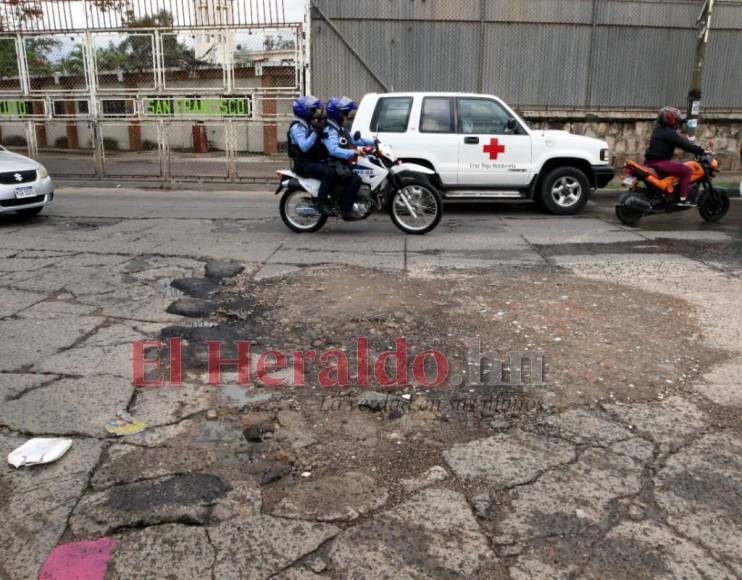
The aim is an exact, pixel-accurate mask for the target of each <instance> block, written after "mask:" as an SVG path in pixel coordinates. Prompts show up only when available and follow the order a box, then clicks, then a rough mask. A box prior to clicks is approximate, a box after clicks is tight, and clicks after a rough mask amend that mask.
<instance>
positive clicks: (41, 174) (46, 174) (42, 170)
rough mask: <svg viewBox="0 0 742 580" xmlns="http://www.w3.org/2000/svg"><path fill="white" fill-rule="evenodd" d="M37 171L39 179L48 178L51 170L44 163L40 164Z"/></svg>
mask: <svg viewBox="0 0 742 580" xmlns="http://www.w3.org/2000/svg"><path fill="white" fill-rule="evenodd" d="M36 173H37V174H38V175H39V179H46V178H47V177H49V172H48V171H47V170H46V167H44V166H43V165H39V166H38V168H37V169H36Z"/></svg>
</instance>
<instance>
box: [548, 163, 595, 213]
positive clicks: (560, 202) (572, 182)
mask: <svg viewBox="0 0 742 580" xmlns="http://www.w3.org/2000/svg"><path fill="white" fill-rule="evenodd" d="M589 196H590V182H589V181H588V179H587V176H586V175H585V174H584V173H583V172H582V171H580V170H579V169H577V168H576V167H557V168H556V169H552V170H551V171H550V172H549V173H547V174H546V176H545V177H544V178H543V181H542V182H541V203H542V204H543V206H544V208H545V209H546V211H548V212H549V213H552V214H554V215H574V214H576V213H578V212H579V211H580V210H581V209H582V208H583V207H585V204H586V203H587V199H588V197H589Z"/></svg>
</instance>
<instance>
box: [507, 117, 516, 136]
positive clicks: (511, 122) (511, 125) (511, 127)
mask: <svg viewBox="0 0 742 580" xmlns="http://www.w3.org/2000/svg"><path fill="white" fill-rule="evenodd" d="M505 130H506V131H507V132H508V133H517V132H518V122H517V121H516V120H515V119H508V123H507V125H505Z"/></svg>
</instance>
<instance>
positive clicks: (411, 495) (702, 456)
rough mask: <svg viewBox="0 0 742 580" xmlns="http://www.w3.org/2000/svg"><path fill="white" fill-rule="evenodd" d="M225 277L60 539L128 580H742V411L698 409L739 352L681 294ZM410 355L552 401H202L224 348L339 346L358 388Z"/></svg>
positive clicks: (185, 330) (471, 282)
mask: <svg viewBox="0 0 742 580" xmlns="http://www.w3.org/2000/svg"><path fill="white" fill-rule="evenodd" d="M221 267H222V266H221V265H218V264H217V265H216V266H215V268H216V271H218V272H219V273H221V274H222V275H219V276H215V277H211V278H209V277H207V278H198V277H191V278H190V279H189V280H188V281H186V282H183V281H181V282H175V283H174V286H175V287H177V288H178V289H179V290H180V291H181V292H184V293H185V294H186V295H188V298H184V297H180V298H179V299H178V300H176V301H175V302H174V305H172V306H171V309H170V312H171V313H172V312H173V311H174V310H175V311H177V310H178V309H179V307H178V306H177V304H178V302H181V301H182V300H184V299H187V300H193V301H198V303H197V306H200V307H201V310H198V309H195V310H194V309H190V307H191V306H193V305H192V304H187V307H186V308H184V309H183V310H182V311H181V312H180V313H179V314H181V315H185V316H189V317H190V322H189V321H188V319H185V320H184V322H182V323H180V322H179V323H177V324H172V325H170V326H167V327H165V328H163V329H162V331H161V338H162V339H165V340H166V339H169V338H172V337H175V336H180V337H182V338H183V339H184V341H185V348H184V360H183V369H184V371H185V378H184V386H182V387H163V388H142V389H137V390H136V392H135V395H134V398H133V399H132V401H131V403H130V405H129V410H130V411H131V412H132V413H133V414H134V415H135V416H137V417H139V418H143V419H145V420H147V422H148V423H149V424H150V428H149V429H147V430H146V431H144V432H142V433H140V434H137V435H133V436H129V437H126V438H125V439H123V440H120V441H111V440H106V441H105V442H103V443H102V446H101V444H98V445H99V448H98V450H97V454H96V455H95V456H96V457H97V463H95V466H94V467H92V466H88V467H87V469H89V470H90V473H91V475H90V479H89V483H88V485H87V488H86V492H85V493H84V495H83V496H82V497H81V498H80V499H79V500H77V501H76V503H75V505H74V508H73V509H72V513H71V514H70V516H69V520H68V526H67V530H66V532H65V535H64V538H63V541H73V540H78V539H93V538H96V537H100V536H103V535H115V536H116V538H117V540H118V542H119V547H118V549H117V550H116V552H115V553H114V556H113V559H112V561H111V563H110V564H109V576H110V577H115V578H123V577H128V576H127V574H130V573H131V571H133V570H136V571H137V574H144V575H145V576H148V575H149V576H151V577H162V576H163V575H166V574H170V575H174V576H175V577H203V576H208V575H211V576H212V577H219V578H268V577H270V578H279V579H280V578H284V579H291V578H299V579H302V578H335V579H341V578H342V579H344V578H369V579H370V578H374V579H376V578H395V579H396V578H410V579H418V578H480V579H497V578H508V577H511V578H531V577H553V578H561V577H564V578H567V577H574V576H580V575H582V576H587V577H611V578H637V577H657V578H659V577H667V578H671V577H678V576H679V575H681V574H682V575H684V576H685V577H688V578H708V577H720V578H722V577H732V576H738V575H741V574H742V557H740V554H742V547H741V546H740V545H739V538H740V537H742V530H740V524H739V522H740V521H742V518H740V514H739V507H738V506H739V502H738V501H735V499H736V500H738V494H739V489H740V488H741V487H740V486H742V480H741V479H740V473H742V453H740V451H742V443H740V438H739V433H738V419H737V414H736V413H735V412H733V411H732V410H731V409H730V408H729V407H728V406H725V405H723V404H717V403H714V402H712V401H709V400H707V399H705V398H703V397H699V396H698V395H697V393H696V391H695V387H696V385H698V384H700V383H703V382H704V380H705V378H706V377H705V375H707V373H708V371H709V369H711V368H713V367H716V366H718V365H720V364H728V363H729V359H730V356H732V355H731V354H730V353H728V352H726V351H724V350H723V349H721V348H719V347H718V346H715V345H713V344H708V341H704V326H703V323H702V320H701V317H699V314H698V312H697V306H691V305H690V304H688V303H687V302H686V301H684V300H683V299H682V297H681V296H678V295H668V294H664V293H657V292H653V291H648V290H646V289H641V288H636V287H632V286H630V285H627V284H626V283H624V284H620V283H618V282H616V281H611V280H610V277H609V279H608V280H601V279H591V278H586V277H578V276H575V275H573V274H571V273H569V272H568V271H566V270H562V269H558V268H554V269H553V270H551V271H547V272H545V271H541V272H534V271H518V270H515V269H513V270H509V271H508V273H507V275H506V276H503V274H502V272H497V273H492V272H490V273H487V272H477V273H474V274H461V275H457V276H456V277H450V276H440V277H432V278H431V277H428V278H413V277H406V276H400V275H397V274H393V273H389V272H383V271H375V270H373V271H372V270H364V269H349V268H312V269H303V270H300V271H298V272H295V273H293V274H290V275H285V276H278V277H275V278H269V279H265V280H260V281H256V280H254V279H253V278H252V277H251V275H250V273H249V272H245V273H240V272H239V271H237V270H238V268H237V267H236V266H234V265H232V266H231V267H230V266H229V265H224V269H223V270H220V268H221ZM212 276H214V270H213V269H212ZM181 304H182V302H181ZM400 336H404V337H405V338H406V339H407V343H408V346H409V350H410V352H411V353H417V352H420V351H422V350H424V349H427V348H436V349H439V350H441V351H442V352H444V353H446V354H447V355H448V357H449V360H450V362H451V365H452V373H454V374H459V375H461V376H462V377H463V379H464V382H466V376H465V373H464V371H465V370H467V367H466V365H465V362H466V356H467V345H466V343H465V341H466V340H467V339H470V338H472V337H479V340H480V344H481V349H482V351H496V352H498V353H501V354H502V355H505V354H506V353H509V352H543V354H544V359H545V363H546V366H545V373H544V381H543V382H544V384H543V385H530V384H528V380H529V379H530V378H531V375H529V374H528V373H524V382H525V383H526V384H524V385H516V386H508V385H499V386H471V385H468V384H462V385H452V384H450V383H449V382H446V383H444V384H443V385H441V386H439V387H435V388H424V387H423V386H421V385H419V384H416V383H415V382H414V381H410V383H409V384H406V385H403V386H395V387H387V388H381V387H380V386H379V385H378V384H373V383H372V388H371V389H370V391H371V392H369V389H360V388H357V387H349V388H326V387H322V386H320V385H318V384H317V382H316V380H311V379H310V381H309V385H308V386H306V387H302V388H267V387H262V386H256V385H249V386H242V385H236V384H234V383H235V380H236V376H235V374H234V373H230V372H225V380H224V383H225V385H224V386H223V387H211V386H208V385H206V384H205V383H206V378H207V377H206V374H205V370H206V362H207V359H206V356H205V355H206V348H205V341H206V340H219V341H222V342H223V349H222V356H224V357H227V358H229V357H233V356H234V355H235V352H234V350H233V349H232V348H231V343H233V342H234V341H235V340H251V341H253V342H254V343H255V351H256V352H260V351H264V350H268V349H280V350H283V351H286V352H291V351H294V350H310V349H316V350H326V349H332V348H335V349H339V350H341V351H342V350H343V349H345V352H346V353H347V354H348V357H349V359H350V360H351V368H354V366H355V357H354V353H353V348H354V346H353V345H354V341H355V340H356V339H358V338H359V337H366V338H367V339H368V341H369V349H370V351H371V353H372V356H373V355H378V354H380V353H383V352H387V351H389V349H390V348H394V339H395V338H398V337H400ZM166 355H167V352H164V353H163V360H167V356H166ZM319 366H320V365H314V366H312V365H308V366H307V376H309V377H314V376H315V375H316V371H317V370H318V367H319ZM505 366H506V368H507V365H505ZM165 370H166V371H167V368H165ZM505 376H506V377H507V376H508V375H507V373H506V375H505ZM373 393H375V394H373ZM0 443H2V450H3V451H5V450H6V448H12V446H13V445H15V444H16V440H15V438H14V437H12V436H10V435H7V436H6V435H3V436H2V438H0ZM98 454H99V455H98ZM91 461H93V462H95V459H94V460H91ZM84 469H85V468H83V469H81V477H83V475H82V474H84V473H85V471H84ZM43 473H44V472H43V471H39V474H43ZM71 484H72V482H70V485H71ZM21 485H22V484H21ZM64 489H65V486H64V485H63V486H62V488H61V489H60V493H61V492H62V491H63V490H64ZM21 507H22V506H21ZM158 575H159V576H158Z"/></svg>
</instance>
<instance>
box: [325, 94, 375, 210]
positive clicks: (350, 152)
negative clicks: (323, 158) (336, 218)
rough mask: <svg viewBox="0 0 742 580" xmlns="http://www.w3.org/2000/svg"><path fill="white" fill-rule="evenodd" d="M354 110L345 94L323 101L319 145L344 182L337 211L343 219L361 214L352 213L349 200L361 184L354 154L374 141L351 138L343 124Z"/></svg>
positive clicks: (352, 114)
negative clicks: (354, 169) (323, 110)
mask: <svg viewBox="0 0 742 580" xmlns="http://www.w3.org/2000/svg"><path fill="white" fill-rule="evenodd" d="M356 110H358V105H357V104H356V103H355V102H353V101H352V100H351V99H349V98H348V97H332V98H331V99H330V100H329V101H327V109H326V111H327V122H326V123H325V127H324V130H323V132H322V145H324V147H325V149H326V150H327V153H328V154H329V156H330V165H331V166H332V167H333V169H334V171H335V174H336V175H337V177H338V179H340V180H342V181H343V182H344V185H345V188H344V192H343V199H342V201H341V204H340V210H341V214H342V217H343V219H346V220H352V219H358V218H360V217H362V216H359V215H356V214H355V213H354V212H353V203H354V202H355V201H356V200H357V199H358V190H359V189H360V187H361V184H362V183H363V182H362V180H361V178H360V177H359V176H358V175H356V174H355V173H353V162H354V161H355V159H356V158H357V157H358V155H363V150H362V149H360V147H363V146H364V145H373V144H374V142H373V141H369V140H367V139H363V138H361V139H358V140H356V139H354V138H353V136H352V135H351V134H350V133H349V132H348V130H347V129H346V128H345V124H346V123H347V122H348V121H350V120H352V119H353V116H354V115H355V111H356Z"/></svg>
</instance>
